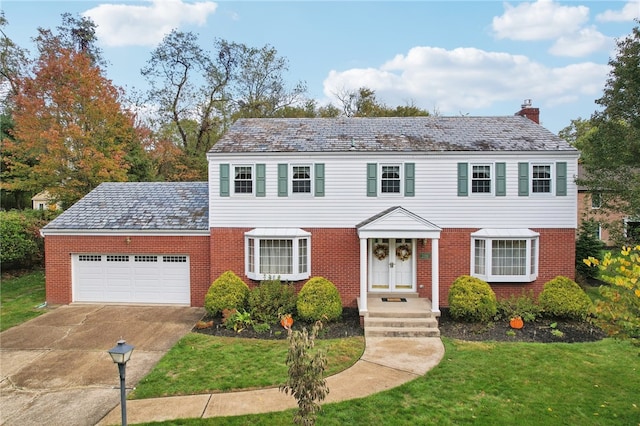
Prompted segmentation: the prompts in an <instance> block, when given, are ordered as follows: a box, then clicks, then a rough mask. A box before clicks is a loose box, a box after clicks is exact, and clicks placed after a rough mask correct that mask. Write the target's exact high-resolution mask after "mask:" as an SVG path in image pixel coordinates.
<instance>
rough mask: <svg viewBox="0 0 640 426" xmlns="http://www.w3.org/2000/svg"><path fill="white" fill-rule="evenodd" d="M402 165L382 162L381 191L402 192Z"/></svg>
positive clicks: (386, 192) (389, 192) (385, 192)
mask: <svg viewBox="0 0 640 426" xmlns="http://www.w3.org/2000/svg"><path fill="white" fill-rule="evenodd" d="M401 182H402V181H401V177H400V165H398V164H382V165H381V166H380V192H382V193H383V194H400V186H401V185H400V184H401Z"/></svg>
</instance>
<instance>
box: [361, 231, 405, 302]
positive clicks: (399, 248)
mask: <svg viewBox="0 0 640 426" xmlns="http://www.w3.org/2000/svg"><path fill="white" fill-rule="evenodd" d="M369 259H370V262H369V265H371V267H370V268H369V291H372V292H414V291H416V283H415V282H416V280H415V265H416V262H415V240H413V239H410V238H372V239H370V240H369Z"/></svg>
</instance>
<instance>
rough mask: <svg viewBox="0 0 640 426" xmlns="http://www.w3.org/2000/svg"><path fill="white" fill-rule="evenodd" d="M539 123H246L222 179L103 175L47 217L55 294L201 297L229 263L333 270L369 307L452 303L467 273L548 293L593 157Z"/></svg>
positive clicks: (50, 295) (303, 273)
mask: <svg viewBox="0 0 640 426" xmlns="http://www.w3.org/2000/svg"><path fill="white" fill-rule="evenodd" d="M527 117H528V118H527ZM537 120H538V110H537V108H530V107H529V106H525V108H523V110H522V111H520V112H519V113H518V114H516V115H515V116H505V117H468V116H466V117H409V118H332V119H292V118H283V119H241V120H238V121H237V122H236V123H235V124H234V125H233V126H231V128H230V129H229V130H228V131H227V132H226V134H225V135H224V136H223V137H222V139H221V140H220V141H219V142H218V143H216V145H214V147H213V148H212V149H211V150H210V151H209V153H208V154H207V159H208V162H209V179H208V184H204V183H182V184H176V183H134V184H126V183H125V184H122V183H120V184H115V183H109V184H103V185H100V186H99V187H98V188H97V189H96V190H94V191H93V192H92V193H90V194H88V195H87V196H86V197H85V198H84V199H82V200H81V201H80V202H78V203H77V204H76V205H74V206H73V207H72V208H70V209H69V210H68V211H66V212H65V213H63V214H62V215H61V216H59V217H58V218H57V219H55V220H54V221H52V222H51V223H50V224H49V225H47V226H46V227H45V228H44V229H43V234H44V235H45V237H46V238H45V244H46V250H47V258H46V262H47V300H48V301H49V302H50V303H69V302H73V301H86V302H146V303H148V302H151V303H184V304H191V305H195V306H201V305H202V304H203V301H204V294H205V292H206V290H207V288H208V286H209V284H210V282H211V281H212V280H213V279H215V278H216V277H217V276H219V275H220V274H221V273H223V272H224V271H226V270H232V271H234V272H235V273H236V274H238V275H239V276H241V277H242V278H243V279H244V280H245V281H246V282H247V283H249V284H257V283H259V282H260V280H263V279H266V278H270V277H280V278H281V279H282V280H283V281H291V282H293V283H295V284H296V285H297V286H298V288H299V287H300V286H301V285H302V284H303V283H304V282H305V281H306V280H307V279H308V278H310V277H313V276H323V277H326V278H327V279H329V280H331V281H332V282H333V283H335V285H336V286H337V287H338V289H339V291H340V294H341V297H342V302H343V304H344V306H352V307H355V306H358V307H359V309H360V312H361V314H363V315H366V312H367V309H368V307H367V298H368V296H370V295H375V294H378V295H383V294H384V295H391V296H401V295H418V296H420V297H422V298H428V299H430V300H431V309H432V311H433V312H434V313H438V312H439V311H440V308H441V307H443V306H447V297H448V289H449V287H450V286H451V284H452V282H453V281H454V280H455V279H456V277H458V276H460V275H463V274H467V275H473V276H476V277H479V278H481V279H483V280H486V281H488V282H489V283H490V284H491V285H492V287H493V289H494V290H495V292H496V293H497V294H498V296H499V297H504V296H507V295H509V294H521V293H522V292H523V291H528V290H533V291H534V293H537V292H539V291H540V290H541V289H542V286H543V284H544V283H545V282H546V281H548V280H550V279H551V278H553V277H555V276H557V275H564V276H568V277H573V276H574V256H575V255H574V253H575V250H574V247H575V231H576V223H577V218H576V209H577V188H576V185H575V182H574V177H575V175H576V173H577V160H578V152H577V151H576V150H575V149H574V148H573V147H571V146H570V145H569V144H568V143H567V142H565V141H564V140H562V139H560V138H559V137H558V136H556V135H554V134H553V133H551V132H549V131H548V130H546V129H545V128H544V127H542V126H540V125H539V124H538V123H537ZM207 197H208V199H206V198H207Z"/></svg>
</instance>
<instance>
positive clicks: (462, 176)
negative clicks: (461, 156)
mask: <svg viewBox="0 0 640 426" xmlns="http://www.w3.org/2000/svg"><path fill="white" fill-rule="evenodd" d="M467 195H469V165H468V164H467V163H458V197H466V196H467Z"/></svg>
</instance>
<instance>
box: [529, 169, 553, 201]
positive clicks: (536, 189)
mask: <svg viewBox="0 0 640 426" xmlns="http://www.w3.org/2000/svg"><path fill="white" fill-rule="evenodd" d="M531 191H532V192H533V193H534V194H536V193H538V194H539V193H545V194H549V193H551V166H550V165H548V164H545V165H538V164H534V165H533V166H532V168H531Z"/></svg>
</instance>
